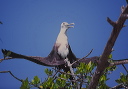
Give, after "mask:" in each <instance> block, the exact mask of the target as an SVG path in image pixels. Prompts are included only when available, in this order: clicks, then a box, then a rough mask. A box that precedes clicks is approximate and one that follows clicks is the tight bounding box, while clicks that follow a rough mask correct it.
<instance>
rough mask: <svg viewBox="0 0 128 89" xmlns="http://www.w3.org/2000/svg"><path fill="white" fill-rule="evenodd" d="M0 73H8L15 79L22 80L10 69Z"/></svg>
mask: <svg viewBox="0 0 128 89" xmlns="http://www.w3.org/2000/svg"><path fill="white" fill-rule="evenodd" d="M0 73H10V74H11V76H12V77H14V78H15V79H17V80H18V81H21V82H22V81H23V80H22V79H19V78H17V77H16V76H15V75H14V74H13V73H12V72H11V71H0Z"/></svg>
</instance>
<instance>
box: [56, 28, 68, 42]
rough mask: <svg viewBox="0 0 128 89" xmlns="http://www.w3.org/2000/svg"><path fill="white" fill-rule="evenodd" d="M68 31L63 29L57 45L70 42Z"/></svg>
mask: <svg viewBox="0 0 128 89" xmlns="http://www.w3.org/2000/svg"><path fill="white" fill-rule="evenodd" d="M66 30H67V29H64V28H61V30H60V33H59V35H58V37H57V41H56V42H57V43H60V42H62V41H64V42H67V41H68V39H67V33H66Z"/></svg>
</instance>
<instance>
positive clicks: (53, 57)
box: [47, 44, 65, 65]
mask: <svg viewBox="0 0 128 89" xmlns="http://www.w3.org/2000/svg"><path fill="white" fill-rule="evenodd" d="M59 46H60V44H55V45H54V46H53V49H52V51H51V52H50V54H49V55H48V57H47V60H48V61H49V62H51V63H53V64H54V63H57V64H59V65H62V64H65V62H64V59H63V58H62V57H61V56H60V55H59V54H58V48H59Z"/></svg>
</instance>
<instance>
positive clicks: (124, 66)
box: [122, 64, 128, 74]
mask: <svg viewBox="0 0 128 89" xmlns="http://www.w3.org/2000/svg"><path fill="white" fill-rule="evenodd" d="M122 66H123V67H124V69H125V70H126V72H127V74H128V70H127V68H126V67H125V65H124V64H122Z"/></svg>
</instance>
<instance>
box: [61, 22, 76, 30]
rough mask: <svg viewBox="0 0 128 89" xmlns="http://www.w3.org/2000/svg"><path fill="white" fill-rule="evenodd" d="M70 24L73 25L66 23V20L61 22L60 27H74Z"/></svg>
mask: <svg viewBox="0 0 128 89" xmlns="http://www.w3.org/2000/svg"><path fill="white" fill-rule="evenodd" d="M72 25H74V23H70V24H68V23H67V22H63V23H62V24H61V28H64V29H68V28H72V27H74V26H72Z"/></svg>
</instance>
